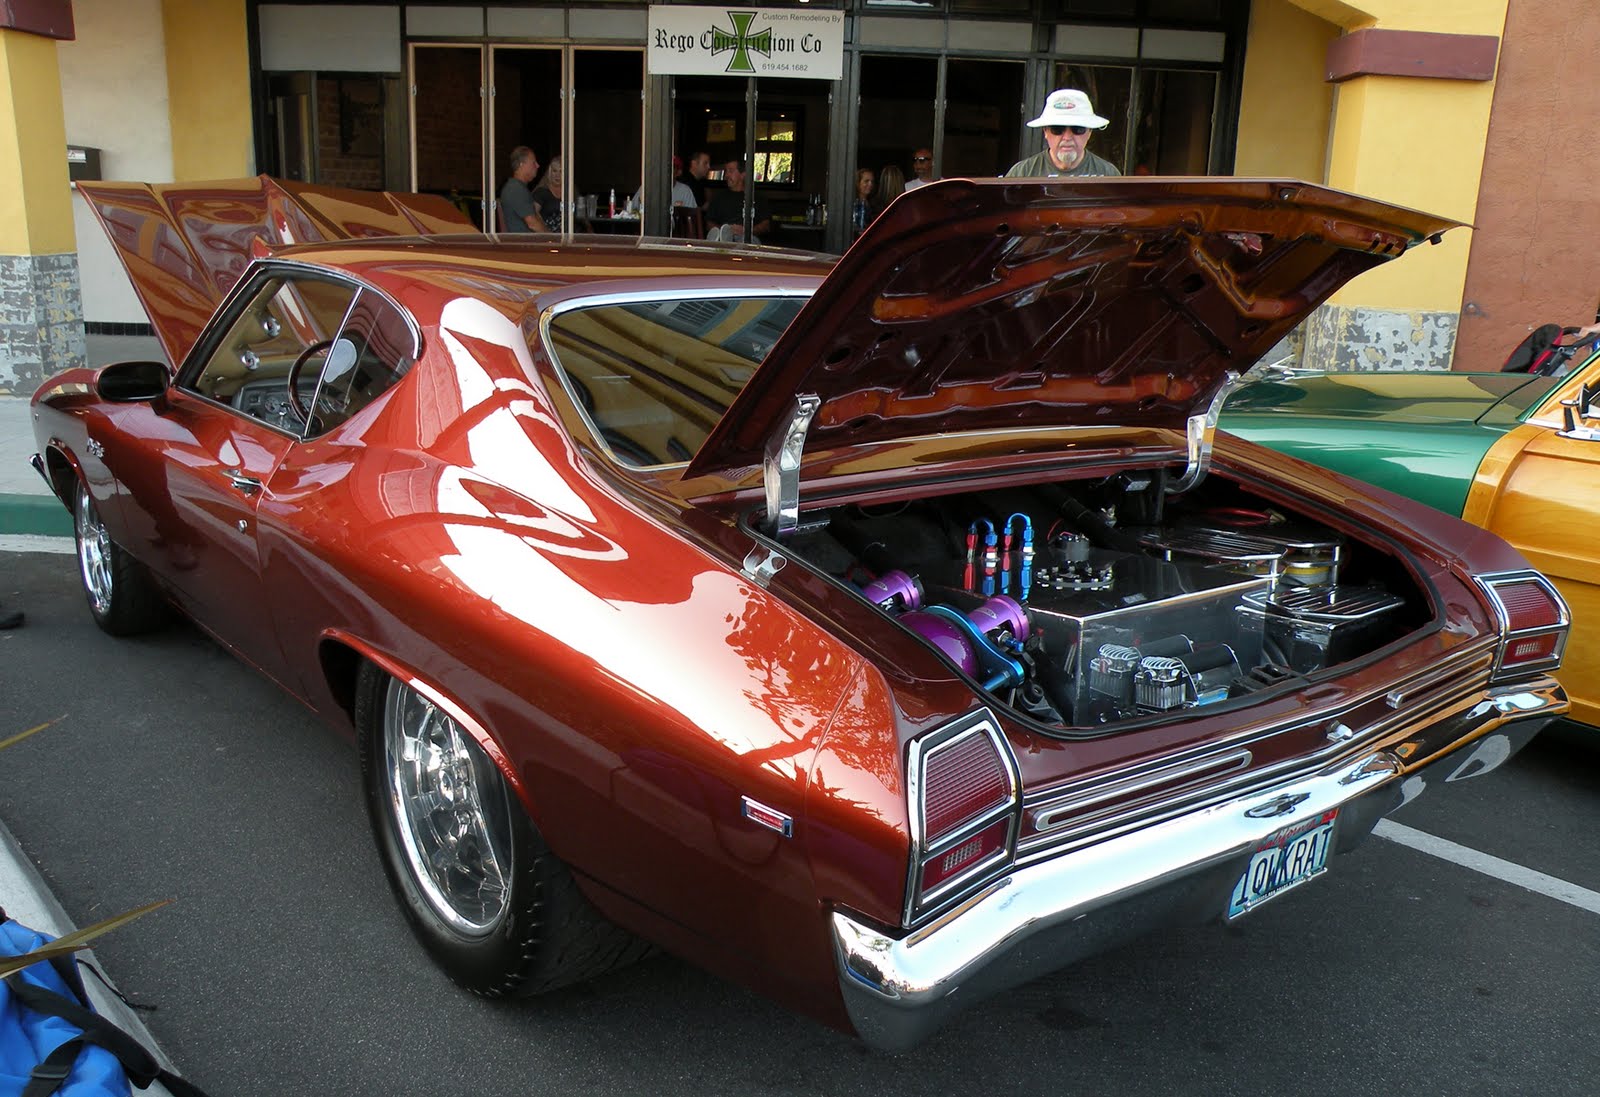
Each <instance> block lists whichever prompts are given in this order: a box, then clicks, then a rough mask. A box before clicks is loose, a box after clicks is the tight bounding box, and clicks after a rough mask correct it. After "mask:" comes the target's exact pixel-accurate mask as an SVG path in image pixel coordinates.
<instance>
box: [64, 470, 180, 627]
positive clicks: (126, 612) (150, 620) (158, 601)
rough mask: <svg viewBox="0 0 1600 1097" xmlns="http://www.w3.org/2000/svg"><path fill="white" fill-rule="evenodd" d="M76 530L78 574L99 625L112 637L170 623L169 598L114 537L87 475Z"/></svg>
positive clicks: (80, 488)
mask: <svg viewBox="0 0 1600 1097" xmlns="http://www.w3.org/2000/svg"><path fill="white" fill-rule="evenodd" d="M72 533H73V541H74V543H75V544H76V546H77V550H78V578H79V580H80V581H81V582H82V583H83V594H84V598H85V599H86V600H87V601H88V603H89V613H90V614H91V615H92V616H93V617H94V623H95V624H97V625H99V626H100V628H101V629H103V630H104V631H106V632H108V633H110V634H111V635H112V636H134V635H137V634H138V633H141V632H150V631H152V630H154V629H157V628H160V627H161V626H162V625H164V624H166V622H167V620H168V618H169V617H170V612H169V610H168V608H167V603H166V600H165V599H164V598H162V596H161V592H160V591H159V590H157V589H156V585H155V583H154V582H153V581H152V580H151V578H150V576H149V574H148V573H147V572H146V571H145V570H144V567H143V566H142V565H141V564H140V563H139V562H138V561H137V560H135V559H134V558H133V557H131V556H129V555H128V554H127V553H126V552H123V551H122V549H121V548H119V547H118V546H117V544H116V543H115V542H114V541H112V540H111V536H110V534H108V533H107V532H106V527H105V523H104V522H102V521H100V511H99V510H98V509H97V508H96V507H95V505H94V496H93V495H91V494H90V493H89V485H88V484H86V483H84V482H83V481H82V480H79V481H78V482H77V494H75V495H74V496H73V501H72Z"/></svg>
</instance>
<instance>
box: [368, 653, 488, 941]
mask: <svg viewBox="0 0 1600 1097" xmlns="http://www.w3.org/2000/svg"><path fill="white" fill-rule="evenodd" d="M383 747H384V771H385V774H386V778H387V782H388V793H389V798H390V802H391V803H392V805H393V810H394V817H395V826H396V830H397V832H398V836H399V838H400V843H401V846H402V848H403V849H404V851H405V856H406V860H407V861H408V862H409V864H410V870H411V874H412V876H413V877H415V879H416V882H417V885H418V887H419V888H420V889H421V891H422V894H423V896H424V898H426V900H427V902H428V904H429V905H430V906H431V907H433V909H434V912H435V913H436V914H438V916H439V918H440V919H441V920H442V921H443V922H444V923H445V924H446V925H448V926H450V927H451V928H452V929H454V930H456V931H457V932H458V933H461V934H463V935H464V936H468V937H479V936H483V935H485V934H488V933H492V932H493V931H494V929H495V927H496V926H497V925H499V923H500V922H501V920H502V919H504V918H505V915H506V909H507V905H508V904H509V902H510V898H511V883H510V877H511V872H512V869H513V861H512V857H513V851H512V844H511V828H510V823H509V813H510V811H509V809H510V805H509V802H508V798H507V794H506V786H505V781H504V779H502V778H501V776H500V773H499V771H498V770H496V769H495V767H494V764H493V763H492V762H490V761H489V759H488V758H487V757H485V756H484V753H483V751H482V749H481V748H479V747H478V745H477V744H476V743H474V742H473V741H472V739H471V738H470V737H469V736H468V735H467V734H466V733H465V732H464V731H462V730H461V726H460V725H459V724H457V723H456V722H455V721H454V720H452V719H451V718H450V717H449V716H448V715H447V714H446V713H445V712H444V711H443V710H441V709H440V708H439V707H438V706H436V705H435V704H434V703H433V702H432V701H429V700H428V699H427V698H426V697H423V696H422V695H421V694H419V693H417V692H416V691H415V690H413V689H412V688H411V687H410V686H408V685H406V684H405V683H403V682H400V681H397V680H394V679H391V680H390V682H389V689H388V695H387V696H386V697H385V699H384V712H383Z"/></svg>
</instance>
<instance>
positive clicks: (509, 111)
mask: <svg viewBox="0 0 1600 1097" xmlns="http://www.w3.org/2000/svg"><path fill="white" fill-rule="evenodd" d="M563 63H564V58H563V51H562V50H561V48H560V47H550V46H490V47H489V72H490V73H491V74H492V77H493V79H492V81H491V83H490V85H489V114H490V124H489V153H488V161H487V163H488V169H489V170H488V178H487V179H486V180H485V185H486V186H487V187H488V190H487V192H486V193H487V194H488V195H489V201H490V217H489V223H490V224H492V225H494V226H495V227H496V228H497V229H498V228H499V227H500V224H501V222H500V209H499V207H500V188H501V187H503V186H505V184H506V180H507V179H509V178H510V176H511V150H512V149H514V148H517V147H518V146H520V145H526V146H528V147H529V148H531V149H532V150H533V154H534V156H535V157H537V158H538V160H539V174H538V175H537V176H535V177H534V180H533V182H532V183H530V184H529V188H530V189H533V190H537V189H538V188H539V187H541V186H549V185H550V184H551V183H554V182H555V179H554V176H553V173H552V172H551V167H552V165H554V164H555V162H556V160H557V158H558V157H560V155H561V150H562V142H563V139H564V130H563V127H562V124H561V122H562V117H563V113H564V112H563V109H562V108H563V106H564V102H565V97H564V96H563V95H562V94H561V89H562V88H563V87H565V86H566V80H565V79H564V74H563V70H562V65H563ZM559 170H560V169H559V168H557V172H558V173H559ZM550 189H551V192H552V193H554V194H555V195H556V197H557V198H560V197H561V194H560V189H561V188H560V184H556V185H555V186H551V187H550ZM562 209H563V210H565V209H566V207H565V205H563V206H562ZM569 227H570V226H569Z"/></svg>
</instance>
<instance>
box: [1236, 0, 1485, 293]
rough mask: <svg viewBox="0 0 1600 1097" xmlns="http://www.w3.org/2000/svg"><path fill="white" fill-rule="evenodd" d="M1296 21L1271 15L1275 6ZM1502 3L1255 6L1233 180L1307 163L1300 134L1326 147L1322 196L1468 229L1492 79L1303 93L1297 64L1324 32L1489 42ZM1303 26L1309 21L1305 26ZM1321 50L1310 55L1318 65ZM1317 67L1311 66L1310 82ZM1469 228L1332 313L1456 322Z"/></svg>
mask: <svg viewBox="0 0 1600 1097" xmlns="http://www.w3.org/2000/svg"><path fill="white" fill-rule="evenodd" d="M1286 3H1287V4H1293V5H1294V6H1295V7H1296V8H1298V9H1300V12H1299V13H1298V16H1296V15H1295V14H1292V13H1286V12H1283V11H1281V10H1276V9H1277V8H1278V7H1279V6H1280V5H1282V4H1286ZM1507 3H1508V0H1452V2H1451V3H1449V4H1441V3H1439V2H1438V0H1360V3H1359V4H1355V3H1345V2H1342V0H1261V2H1258V3H1257V4H1256V5H1255V6H1254V7H1255V10H1253V11H1252V14H1251V24H1250V39H1249V43H1248V46H1247V50H1246V55H1245V80H1244V94H1243V97H1242V100H1241V105H1240V115H1239V153H1238V156H1237V158H1236V160H1235V170H1236V171H1238V173H1239V174H1241V175H1243V174H1277V172H1278V170H1281V169H1280V167H1279V165H1280V164H1282V165H1285V166H1293V165H1294V164H1295V163H1299V164H1310V163H1311V162H1312V161H1311V158H1310V156H1309V155H1308V153H1307V151H1306V148H1305V141H1304V138H1303V135H1302V134H1301V133H1299V132H1296V131H1304V130H1311V131H1315V130H1318V129H1320V130H1321V131H1322V133H1323V134H1324V135H1325V137H1326V146H1325V148H1326V162H1325V165H1324V175H1323V178H1324V179H1325V180H1326V182H1327V183H1328V184H1329V185H1330V186H1334V187H1338V188H1339V189H1341V190H1349V191H1354V192H1355V193H1357V194H1364V195H1369V196H1371V197H1373V198H1379V199H1382V200H1384V201H1386V202H1393V203H1395V204H1397V205H1402V206H1412V207H1415V208H1417V209H1423V210H1427V211H1429V212H1431V213H1438V214H1443V215H1444V216H1446V217H1453V218H1455V219H1456V220H1458V221H1462V222H1467V223H1470V222H1471V220H1472V217H1473V214H1474V212H1475V210H1476V208H1477V200H1478V186H1479V181H1480V177H1481V175H1482V172H1483V158H1484V151H1485V147H1486V142H1487V139H1488V132H1489V112H1490V109H1491V107H1492V105H1493V101H1494V83H1493V81H1471V80H1437V79H1422V78H1408V77H1394V76H1364V77H1357V78H1355V79H1353V80H1347V81H1344V82H1343V83H1340V84H1338V85H1336V86H1332V87H1331V88H1330V91H1331V96H1332V102H1331V108H1330V107H1327V106H1324V105H1322V103H1321V102H1319V100H1318V99H1317V98H1316V97H1315V96H1313V95H1311V94H1310V92H1309V89H1308V87H1307V82H1308V81H1307V73H1306V68H1305V66H1306V65H1307V64H1308V63H1309V62H1308V59H1307V58H1308V54H1309V53H1310V52H1311V51H1312V50H1313V49H1314V48H1315V46H1316V42H1317V40H1318V39H1319V38H1320V37H1321V30H1320V28H1321V27H1322V26H1324V25H1326V26H1331V27H1334V28H1335V29H1337V30H1340V31H1351V30H1361V29H1366V28H1369V27H1374V28H1378V29H1382V30H1412V31H1432V32H1436V33H1444V34H1485V35H1493V36H1495V37H1497V38H1498V37H1499V36H1500V34H1501V32H1502V30H1503V29H1504V26H1505V16H1506V6H1507ZM1308 19H1310V20H1311V22H1307V20H1308ZM1326 48H1327V42H1326V40H1324V41H1323V42H1322V45H1321V50H1322V57H1323V58H1325V57H1326ZM1324 70H1325V65H1324V64H1323V62H1322V61H1321V60H1318V63H1317V65H1316V71H1317V72H1318V74H1319V76H1320V75H1321V74H1322V73H1323V71H1324ZM1470 248H1471V230H1470V229H1456V230H1453V231H1452V232H1450V233H1447V234H1446V235H1445V238H1444V243H1443V244H1441V245H1439V246H1438V247H1432V246H1425V247H1422V248H1418V249H1416V250H1415V251H1414V252H1413V253H1412V254H1411V255H1408V256H1406V257H1405V259H1404V260H1403V261H1402V262H1399V263H1390V264H1386V265H1384V266H1382V267H1380V268H1378V269H1376V270H1374V271H1371V272H1369V273H1367V274H1364V275H1362V276H1361V277H1360V278H1357V279H1356V280H1355V281H1353V282H1351V283H1350V284H1349V285H1348V286H1346V287H1345V288H1344V289H1343V290H1341V291H1340V292H1339V293H1338V294H1336V295H1335V296H1334V298H1333V302H1334V303H1335V304H1342V305H1362V306H1372V307H1377V308H1384V309H1419V310H1434V311H1441V312H1455V311H1457V310H1458V309H1459V308H1460V305H1461V293H1462V288H1463V287H1464V285H1465V284H1466V270H1467V258H1468V254H1469V252H1470Z"/></svg>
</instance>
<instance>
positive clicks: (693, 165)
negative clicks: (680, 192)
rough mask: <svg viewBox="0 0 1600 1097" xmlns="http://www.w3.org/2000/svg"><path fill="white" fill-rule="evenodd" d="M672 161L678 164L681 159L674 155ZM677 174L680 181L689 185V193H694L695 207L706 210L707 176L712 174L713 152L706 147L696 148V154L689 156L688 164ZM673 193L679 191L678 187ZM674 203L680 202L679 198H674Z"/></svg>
mask: <svg viewBox="0 0 1600 1097" xmlns="http://www.w3.org/2000/svg"><path fill="white" fill-rule="evenodd" d="M672 162H673V163H674V164H678V163H679V162H680V161H679V160H678V158H677V157H676V156H674V157H673V158H672ZM676 174H677V176H678V182H679V183H682V184H683V185H684V186H686V187H688V188H689V193H690V194H692V195H694V203H693V205H694V207H695V208H696V209H698V210H700V211H702V212H704V211H705V208H706V176H707V175H710V174H711V154H710V153H709V152H706V151H705V150H704V149H696V150H695V152H694V154H693V155H691V156H690V157H689V163H688V165H687V166H686V167H684V168H683V170H682V171H678V172H676ZM673 193H674V194H676V193H677V188H676V187H674V188H673ZM672 204H673V205H677V204H678V200H677V198H673V200H672Z"/></svg>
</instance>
